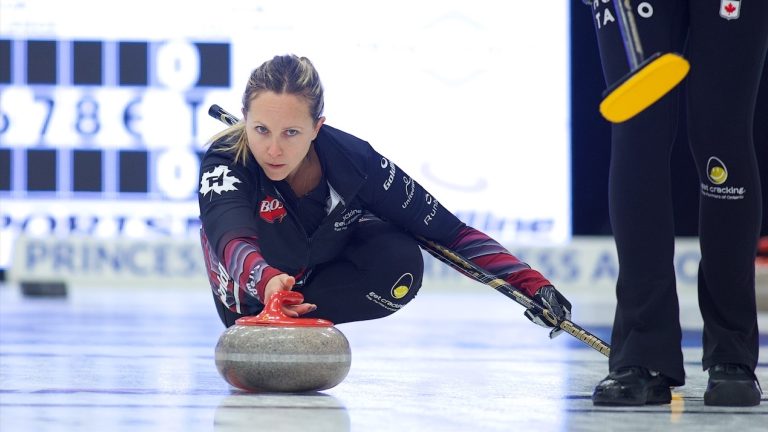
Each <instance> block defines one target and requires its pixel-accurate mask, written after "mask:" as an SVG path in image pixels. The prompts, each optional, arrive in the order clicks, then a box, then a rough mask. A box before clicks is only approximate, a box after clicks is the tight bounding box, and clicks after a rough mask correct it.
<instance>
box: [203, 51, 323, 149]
mask: <svg viewBox="0 0 768 432" xmlns="http://www.w3.org/2000/svg"><path fill="white" fill-rule="evenodd" d="M265 91H271V92H274V93H277V94H290V95H295V96H300V97H303V98H304V99H306V100H307V102H309V112H310V115H312V119H313V120H314V121H315V122H317V121H318V120H320V117H322V115H323V108H324V102H323V85H322V84H321V82H320V75H319V74H318V73H317V70H316V69H315V67H314V66H313V65H312V62H310V61H309V59H308V58H306V57H298V56H296V55H293V54H288V55H282V56H275V57H273V58H272V59H271V60H267V61H266V62H264V63H262V64H261V66H259V67H257V68H256V69H254V70H253V72H251V76H250V77H249V78H248V84H247V85H246V86H245V91H244V92H243V99H242V104H243V112H245V111H248V106H249V105H250V103H251V101H252V100H253V99H254V98H256V97H257V96H259V95H260V94H261V93H263V92H265ZM220 139H227V140H228V141H232V143H231V144H228V145H225V147H223V148H222V149H221V150H222V151H228V152H233V153H234V154H235V161H236V162H240V163H242V164H245V161H246V160H247V158H248V137H247V135H246V133H245V123H243V120H240V121H239V122H237V123H236V124H234V125H232V126H230V127H228V128H227V129H224V130H223V131H221V132H219V133H217V134H216V135H214V136H213V137H211V139H209V140H208V144H211V143H213V142H215V141H218V140H220Z"/></svg>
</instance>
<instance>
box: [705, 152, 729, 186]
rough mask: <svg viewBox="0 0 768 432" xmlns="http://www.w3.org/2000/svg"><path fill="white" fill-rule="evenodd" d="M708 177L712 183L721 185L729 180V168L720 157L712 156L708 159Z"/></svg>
mask: <svg viewBox="0 0 768 432" xmlns="http://www.w3.org/2000/svg"><path fill="white" fill-rule="evenodd" d="M707 178H708V179H709V181H711V182H712V184H716V185H721V184H723V183H725V181H726V180H728V169H727V168H726V167H725V164H724V163H723V161H721V160H720V159H718V158H716V157H714V156H712V157H711V158H709V160H708V161H707Z"/></svg>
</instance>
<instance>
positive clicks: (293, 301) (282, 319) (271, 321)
mask: <svg viewBox="0 0 768 432" xmlns="http://www.w3.org/2000/svg"><path fill="white" fill-rule="evenodd" d="M302 302H304V295H302V294H301V293H300V292H298V291H278V292H276V293H274V294H272V297H271V298H270V299H269V301H267V304H266V306H265V307H264V310H263V311H261V313H260V314H258V315H254V316H246V317H242V318H238V319H237V320H236V321H235V324H237V325H242V326H276V327H331V326H333V323H332V322H330V321H328V320H324V319H320V318H293V317H289V316H288V315H286V314H284V313H283V305H284V304H288V305H297V304H301V303H302Z"/></svg>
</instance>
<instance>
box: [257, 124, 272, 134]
mask: <svg viewBox="0 0 768 432" xmlns="http://www.w3.org/2000/svg"><path fill="white" fill-rule="evenodd" d="M256 132H258V133H260V134H266V133H268V132H269V131H268V130H267V128H265V127H264V126H256Z"/></svg>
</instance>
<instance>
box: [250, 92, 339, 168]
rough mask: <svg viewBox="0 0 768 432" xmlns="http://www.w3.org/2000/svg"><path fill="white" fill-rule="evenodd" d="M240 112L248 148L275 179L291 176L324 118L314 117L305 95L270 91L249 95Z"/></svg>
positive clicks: (305, 153)
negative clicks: (251, 96)
mask: <svg viewBox="0 0 768 432" xmlns="http://www.w3.org/2000/svg"><path fill="white" fill-rule="evenodd" d="M243 115H244V118H245V130H246V134H247V136H248V148H249V149H250V150H251V153H252V154H253V157H254V158H256V162H258V163H259V166H261V168H262V170H264V173H265V174H266V176H267V177H268V178H269V179H270V180H274V181H279V180H285V179H286V178H288V179H290V178H291V176H292V175H293V174H294V173H295V172H296V170H297V169H298V167H299V166H300V165H301V162H302V161H303V160H304V157H305V156H306V155H307V152H308V151H309V146H310V144H312V140H314V139H315V137H316V136H317V133H318V131H319V130H320V126H322V124H323V121H325V118H324V117H321V118H320V119H319V120H318V121H317V123H315V122H314V121H313V119H312V116H311V115H310V113H309V102H308V101H307V100H306V99H304V98H302V97H300V96H295V95H292V94H277V93H274V92H271V91H266V92H263V93H261V94H259V95H258V96H256V97H255V98H253V99H251V104H250V106H249V107H248V111H246V112H244V113H243Z"/></svg>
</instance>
